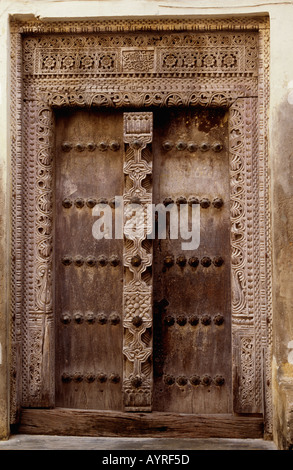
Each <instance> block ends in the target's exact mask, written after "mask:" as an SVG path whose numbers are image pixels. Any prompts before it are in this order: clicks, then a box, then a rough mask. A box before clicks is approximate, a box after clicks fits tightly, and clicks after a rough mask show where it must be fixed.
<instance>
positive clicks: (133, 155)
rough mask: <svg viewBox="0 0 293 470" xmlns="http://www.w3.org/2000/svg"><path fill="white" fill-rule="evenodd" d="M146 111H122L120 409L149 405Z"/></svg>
mask: <svg viewBox="0 0 293 470" xmlns="http://www.w3.org/2000/svg"><path fill="white" fill-rule="evenodd" d="M152 123H153V116H152V113H124V143H125V144H126V145H125V154H124V169H123V171H124V174H125V190H124V196H123V204H124V269H125V274H124V290H123V326H124V338H123V354H124V377H123V392H124V407H125V411H151V404H152V381H153V379H152V365H151V356H152V276H151V272H150V270H149V269H148V268H149V267H150V266H151V265H152V245H151V242H150V241H149V240H147V234H148V233H150V231H151V227H150V226H148V222H147V219H146V217H147V205H148V204H152V184H151V179H150V178H149V175H151V174H152V154H151V152H150V150H149V148H148V144H150V143H151V142H152Z"/></svg>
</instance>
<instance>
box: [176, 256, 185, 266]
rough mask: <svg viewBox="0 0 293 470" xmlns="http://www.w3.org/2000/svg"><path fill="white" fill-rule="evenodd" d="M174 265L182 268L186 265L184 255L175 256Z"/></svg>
mask: <svg viewBox="0 0 293 470" xmlns="http://www.w3.org/2000/svg"><path fill="white" fill-rule="evenodd" d="M176 263H177V264H178V266H181V267H184V266H185V265H186V258H185V256H184V255H179V256H177V259H176Z"/></svg>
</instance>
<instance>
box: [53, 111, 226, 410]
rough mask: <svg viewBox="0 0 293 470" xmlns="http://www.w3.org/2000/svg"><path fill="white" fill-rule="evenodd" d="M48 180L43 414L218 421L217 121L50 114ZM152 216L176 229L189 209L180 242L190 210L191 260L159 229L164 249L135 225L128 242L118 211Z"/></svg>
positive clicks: (199, 116) (220, 231)
mask: <svg viewBox="0 0 293 470" xmlns="http://www.w3.org/2000/svg"><path fill="white" fill-rule="evenodd" d="M152 119H153V120H154V121H153V127H154V129H153V132H152ZM55 179H56V197H55V209H56V210H55V213H56V222H55V233H56V237H55V311H56V377H55V381H56V406H58V407H68V408H79V409H96V410H116V411H117V410H120V411H168V412H174V413H176V412H177V413H178V412H180V413H189V414H200V413H211V414H212V413H230V412H231V411H232V398H231V394H232V390H231V388H232V385H231V382H232V379H231V369H232V364H231V362H232V360H231V339H230V338H231V324H230V303H231V302H230V262H229V260H230V240H229V173H228V142H227V116H226V113H225V112H224V111H221V109H220V108H219V110H209V109H206V110H205V111H203V110H202V109H193V110H191V109H182V110H179V109H174V110H171V109H164V110H156V111H155V112H154V116H152V113H143V112H142V113H123V112H122V111H117V110H114V111H111V110H109V109H107V110H104V111H101V110H94V109H90V110H87V111H85V110H73V111H68V110H65V111H62V112H61V111H59V112H58V113H57V115H56V165H55ZM114 198H116V199H114ZM97 203H102V204H104V205H105V207H106V206H107V209H105V211H108V215H109V214H110V219H111V224H109V226H108V229H109V227H110V229H111V230H112V232H111V234H109V236H108V237H105V238H101V239H97V237H95V236H94V232H93V227H94V223H95V221H96V220H97V218H95V208H96V207H97ZM119 204H120V208H119ZM132 204H135V206H132ZM152 204H155V208H157V209H158V207H159V205H161V206H160V207H164V208H165V209H166V214H168V212H169V209H170V207H173V208H174V210H176V211H177V214H178V217H179V218H178V221H180V220H181V218H180V217H181V215H182V214H181V211H182V210H183V209H184V207H185V208H189V209H188V210H189V228H190V224H192V223H193V222H194V221H193V220H192V219H191V216H192V212H191V210H192V209H191V208H192V206H193V207H195V206H197V207H199V206H200V219H199V221H200V243H199V246H197V245H193V246H192V245H190V246H188V248H187V249H186V246H185V245H184V242H185V243H186V237H185V238H184V237H183V236H182V233H181V231H180V230H181V229H182V230H183V227H182V226H180V227H179V229H180V230H179V236H178V238H171V237H170V218H168V217H166V220H167V227H166V234H165V235H166V236H165V237H164V236H162V233H159V232H158V227H156V226H155V227H153V232H152V230H151V228H150V227H149V225H148V223H147V224H146V225H145V226H144V228H143V230H142V232H140V234H139V235H137V232H136V233H135V236H132V235H133V234H132V232H131V230H130V231H129V230H128V229H127V227H128V228H129V226H128V225H127V223H128V222H129V221H130V220H131V218H129V210H130V214H131V213H132V212H131V211H132V209H133V207H136V209H139V208H140V207H141V208H142V210H143V211H145V212H143V214H144V217H145V215H146V213H147V209H146V208H147V206H149V207H150V206H151V205H152ZM172 204H173V206H172ZM151 207H152V208H153V207H154V206H151ZM122 208H123V209H124V211H123V212H124V232H125V233H124V236H121V232H120V231H119V230H120V229H119V227H117V223H120V222H119V221H121V220H120V219H119V217H117V213H118V212H119V210H120V211H121V209H122ZM131 208H132V209H131ZM109 211H110V212H109ZM127 214H128V215H127ZM156 214H157V213H156ZM96 215H97V214H96ZM157 215H158V214H157ZM105 220H106V219H105ZM151 220H152V219H151ZM156 220H157V219H156ZM108 222H109V221H108ZM197 222H198V220H197ZM105 223H106V222H105ZM115 224H116V226H115ZM179 225H180V224H179ZM181 225H182V224H181ZM102 228H103V229H104V231H107V230H106V227H105V226H103V227H102ZM154 229H155V230H154ZM115 230H116V232H115ZM151 233H155V238H154V239H152V238H153V237H152V236H151ZM115 234H116V236H115ZM117 234H118V236H117Z"/></svg>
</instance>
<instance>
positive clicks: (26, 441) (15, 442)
mask: <svg viewBox="0 0 293 470" xmlns="http://www.w3.org/2000/svg"><path fill="white" fill-rule="evenodd" d="M1 450H103V451H108V450H114V451H115V450H116V451H122V450H123V451H124V450H139V451H145V450H166V451H168V450H180V451H186V450H187V451H188V450H277V448H276V446H275V444H274V443H273V442H271V441H264V440H262V439H164V438H161V439H152V438H144V439H141V438H131V439H130V438H120V439H117V438H110V437H107V438H104V437H67V436H29V435H24V434H18V435H14V436H11V437H10V439H9V440H8V441H0V451H1Z"/></svg>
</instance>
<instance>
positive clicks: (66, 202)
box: [62, 198, 72, 209]
mask: <svg viewBox="0 0 293 470" xmlns="http://www.w3.org/2000/svg"><path fill="white" fill-rule="evenodd" d="M62 206H63V207H65V209H69V208H70V207H71V206H72V201H71V200H70V199H68V198H65V199H63V201H62Z"/></svg>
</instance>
